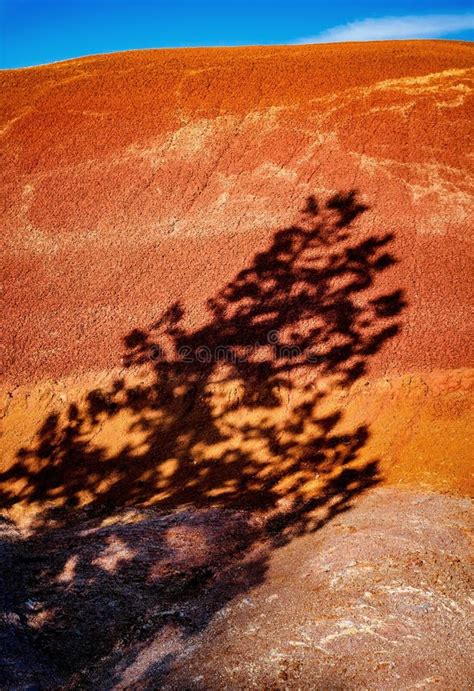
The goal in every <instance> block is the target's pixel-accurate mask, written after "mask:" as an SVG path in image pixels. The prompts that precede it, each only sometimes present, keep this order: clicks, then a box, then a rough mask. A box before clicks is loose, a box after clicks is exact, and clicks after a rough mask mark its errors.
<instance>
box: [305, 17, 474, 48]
mask: <svg viewBox="0 0 474 691" xmlns="http://www.w3.org/2000/svg"><path fill="white" fill-rule="evenodd" d="M469 29H474V13H473V14H431V15H425V16H417V15H408V16H405V17H381V18H379V19H362V20H361V21H357V22H349V23H348V24H341V25H339V26H335V27H333V28H332V29H327V30H326V31H323V32H322V33H320V34H317V35H316V36H309V37H307V38H301V39H299V40H298V41H296V43H340V42H342V41H385V40H390V39H404V38H405V39H409V38H440V37H441V36H448V35H449V34H454V33H456V32H458V31H466V30H469Z"/></svg>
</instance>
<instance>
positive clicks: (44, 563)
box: [0, 191, 405, 688]
mask: <svg viewBox="0 0 474 691" xmlns="http://www.w3.org/2000/svg"><path fill="white" fill-rule="evenodd" d="M367 209H368V207H367V206H366V205H364V204H362V203H361V202H360V201H359V200H358V197H357V194H356V193H355V191H351V192H349V193H340V194H337V195H335V196H333V197H332V198H330V199H329V200H327V201H326V202H325V203H320V202H319V201H318V200H316V199H315V198H314V197H310V198H309V199H308V200H307V203H306V208H305V209H304V211H303V212H302V214H301V219H300V221H299V222H298V224H297V225H294V226H292V227H289V228H285V229H283V230H279V231H277V232H276V233H275V235H274V237H273V239H272V242H271V245H270V247H269V248H268V250H267V251H265V252H262V253H260V254H257V255H256V256H255V257H254V258H253V260H252V261H251V262H250V263H249V266H248V268H246V269H245V270H243V271H241V272H240V273H239V274H238V275H237V276H236V277H235V279H234V280H232V281H231V282H229V283H228V284H227V285H226V286H225V287H224V288H223V289H222V290H221V291H220V292H219V293H218V294H217V295H216V296H215V297H214V298H213V299H212V300H209V301H208V314H209V317H208V319H207V322H206V323H205V324H204V325H202V326H201V327H199V328H196V329H191V330H190V329H188V328H186V327H185V326H184V322H185V312H184V308H183V306H182V305H180V304H175V305H173V306H172V307H171V308H170V309H168V310H167V311H166V312H165V313H164V314H162V315H161V316H160V317H159V319H157V321H156V322H155V323H154V324H153V325H152V326H151V327H150V328H148V329H146V330H138V329H136V330H134V331H133V332H131V333H130V334H128V335H127V336H126V338H125V339H124V346H125V354H124V362H125V365H126V368H128V373H127V375H126V376H124V377H122V378H119V379H117V380H116V381H114V382H113V383H112V384H111V386H110V387H104V388H102V389H96V390H94V391H91V392H90V393H89V394H88V396H87V398H86V399H85V400H84V401H83V402H81V403H78V404H71V405H70V406H69V409H68V410H67V412H66V413H61V414H59V413H58V414H52V415H50V416H49V417H48V418H47V419H46V420H45V421H44V424H43V425H42V427H41V429H39V431H38V433H37V437H36V440H35V441H34V443H33V444H32V445H31V447H30V448H23V449H21V450H20V451H19V453H18V456H17V462H16V463H15V465H14V466H13V467H12V468H10V469H9V470H8V471H7V472H5V473H3V474H2V475H1V476H0V501H1V505H2V506H3V507H4V508H7V509H8V508H10V507H11V506H13V504H15V503H16V502H22V503H23V504H25V505H31V506H33V507H35V508H36V509H37V511H38V525H37V529H36V531H35V532H34V534H33V535H32V536H31V537H29V538H28V539H27V540H26V541H25V543H24V555H25V556H24V558H23V569H24V571H25V573H26V587H27V589H28V592H29V594H30V601H29V604H28V605H27V606H26V608H25V605H24V603H22V605H21V606H23V611H24V616H25V617H26V619H27V621H28V625H29V630H30V632H31V638H32V641H33V642H34V645H35V647H36V649H37V650H39V651H40V652H41V653H42V654H43V655H44V656H45V657H46V658H47V659H49V660H50V661H51V665H52V668H53V669H54V670H56V672H57V675H58V678H59V679H61V680H62V683H66V682H69V683H70V685H71V686H72V687H73V686H78V687H80V688H85V687H95V688H97V687H98V685H99V686H100V687H101V688H111V687H112V686H113V685H114V684H117V683H120V682H121V680H122V681H123V679H125V678H126V669H127V668H130V666H131V665H133V664H138V662H137V661H138V660H139V658H140V655H141V651H142V650H144V649H145V648H146V646H147V645H148V644H149V642H150V640H152V639H154V640H158V639H157V637H159V636H160V635H162V636H164V635H165V634H166V635H175V636H177V637H178V638H179V640H180V641H183V640H186V638H187V637H188V636H191V635H193V634H195V633H197V632H199V631H202V630H203V629H204V628H205V627H206V625H207V624H208V623H209V621H210V620H211V618H212V617H213V616H214V615H215V614H216V613H217V612H218V611H219V610H220V609H221V608H222V607H223V606H224V605H225V604H226V602H228V601H229V600H230V599H232V598H233V597H235V596H236V595H239V594H241V593H244V592H247V591H249V589H251V588H252V587H254V586H255V585H256V584H258V583H260V582H262V580H263V579H264V578H265V573H266V569H267V564H268V561H269V558H270V555H271V552H272V550H274V549H276V548H278V547H279V546H281V545H283V544H285V543H287V542H288V541H289V540H291V539H293V538H294V537H296V536H299V535H303V534H305V533H308V532H311V531H314V530H317V529H318V528H319V527H320V526H321V525H323V524H324V523H325V522H326V521H328V520H330V519H331V518H332V517H333V516H335V515H336V514H338V513H339V512H341V511H345V510H346V509H347V508H349V507H350V506H351V504H352V502H353V501H354V500H355V499H356V498H357V496H358V495H360V494H361V493H363V492H364V491H365V490H367V489H368V488H370V487H372V486H373V485H374V484H376V483H377V482H378V479H379V471H378V462H377V460H376V459H373V460H371V461H370V462H367V461H366V462H362V461H361V460H360V458H359V456H360V451H361V449H362V448H363V447H364V446H365V444H366V442H367V440H368V438H369V434H370V431H369V429H368V428H367V426H360V427H358V428H357V429H352V430H347V429H346V428H345V427H344V414H343V410H342V409H338V408H337V407H335V406H334V405H333V404H332V403H331V404H330V403H329V400H328V393H327V391H328V389H327V388H325V387H320V386H319V383H320V382H322V381H324V382H330V388H331V387H332V388H335V387H336V388H337V387H343V388H344V387H348V386H350V385H351V384H352V383H353V382H354V381H355V380H357V379H358V378H359V377H361V376H362V375H364V373H365V371H366V368H367V363H368V361H369V360H370V358H371V357H372V356H373V355H374V354H375V353H376V352H377V351H379V350H380V349H381V348H382V346H383V345H384V343H385V342H386V341H387V340H388V339H390V338H392V337H393V336H394V335H395V334H396V333H397V331H398V329H399V325H398V323H397V319H398V315H399V314H400V312H401V310H402V309H403V307H404V304H405V303H404V297H403V294H402V291H400V290H398V291H395V292H392V293H390V294H377V293H376V292H375V291H376V279H377V276H378V274H380V273H381V272H384V271H387V270H389V269H390V267H391V266H392V265H393V264H394V263H395V262H396V259H395V258H394V256H393V255H392V253H391V252H390V245H391V242H392V240H393V236H392V235H391V234H389V233H387V234H380V235H379V234H372V235H371V236H369V237H368V236H367V233H365V234H364V236H363V237H362V236H361V233H360V231H355V230H354V228H353V227H352V226H353V224H354V222H355V221H356V220H357V219H358V217H359V216H361V214H363V213H364V212H366V211H367ZM18 488H20V489H18ZM170 632H171V633H170ZM173 656H174V654H173V653H169V654H168V655H162V657H160V656H159V655H158V654H157V659H156V660H155V661H154V663H153V665H152V666H151V667H150V666H149V665H148V666H147V667H146V669H144V670H143V669H142V671H141V672H140V674H141V675H142V677H143V684H144V686H145V687H146V685H147V683H148V682H147V680H152V681H150V682H149V683H150V684H151V686H152V687H153V684H154V685H155V687H156V684H159V683H160V682H162V681H163V679H164V678H165V676H166V670H167V669H168V668H169V665H170V664H172V661H173ZM103 658H106V660H107V669H108V670H109V671H108V672H107V674H108V677H107V678H106V677H104V672H103V669H105V667H104V666H103V665H104V664H105V663H103V662H102V661H101V660H102V659H103ZM111 669H113V670H114V671H113V672H111V671H110V670H111ZM101 670H102V671H101ZM124 675H125V676H124ZM139 676H140V675H139Z"/></svg>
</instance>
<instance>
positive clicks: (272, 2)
mask: <svg viewBox="0 0 474 691" xmlns="http://www.w3.org/2000/svg"><path fill="white" fill-rule="evenodd" d="M389 38H449V39H463V40H473V39H474V0H471V1H467V0H442V1H436V0H431V1H430V2H424V1H423V0H414V1H413V0H412V1H411V2H409V1H408V0H398V1H397V2H390V0H387V2H374V1H372V0H358V1H357V2H354V0H350V1H349V0H339V2H330V1H328V0H325V1H324V2H318V1H316V0H285V1H283V0H219V1H216V0H214V1H213V0H0V41H1V43H0V67H1V68H3V69H4V68H11V67H25V66H29V65H37V64H44V63H48V62H54V61H57V60H66V59H68V58H73V57H78V56H82V55H90V54H95V53H107V52H112V51H118V50H130V49H135V48H161V47H182V46H235V45H265V44H289V43H310V42H314V43H317V42H333V41H345V40H362V41H363V40H382V39H389Z"/></svg>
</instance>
